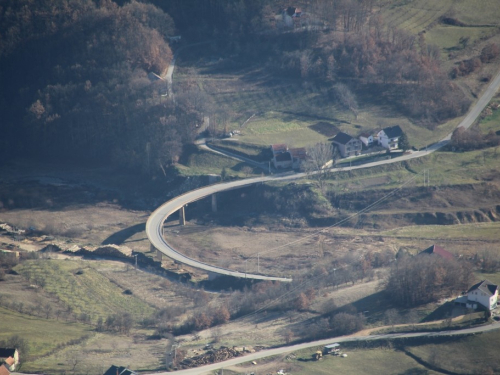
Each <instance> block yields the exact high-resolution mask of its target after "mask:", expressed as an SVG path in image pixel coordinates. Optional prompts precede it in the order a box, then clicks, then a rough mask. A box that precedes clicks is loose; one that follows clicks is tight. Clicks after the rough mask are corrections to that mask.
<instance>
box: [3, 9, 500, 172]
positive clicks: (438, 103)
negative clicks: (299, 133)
mask: <svg viewBox="0 0 500 375" xmlns="http://www.w3.org/2000/svg"><path fill="white" fill-rule="evenodd" d="M382 3H384V4H385V6H388V5H387V4H389V5H390V3H391V2H379V1H375V0H317V1H313V2H310V1H295V2H292V1H277V0H239V1H233V0H207V1H198V0H169V1H162V0H143V1H136V0H132V1H128V0H116V1H111V0H99V1H93V0H58V1H51V0H39V1H35V0H0V86H1V88H2V90H1V93H0V111H1V113H2V118H1V122H0V132H1V134H2V137H0V156H2V157H3V158H7V157H18V156H27V157H37V158H50V157H58V158H61V157H63V158H73V159H75V160H80V161H82V160H89V161H99V162H100V163H108V164H114V165H117V166H123V167H126V168H129V169H133V170H139V171H142V172H150V173H153V172H154V173H166V172H165V170H166V168H167V167H168V166H169V165H170V164H172V163H175V162H176V161H177V160H178V158H179V157H180V155H181V153H182V149H183V146H184V145H186V144H188V143H190V142H192V140H193V139H194V136H195V130H196V127H197V126H198V125H199V124H200V123H201V122H202V121H203V117H204V116H205V115H210V114H212V112H213V108H210V107H213V105H211V104H210V102H211V98H210V95H206V93H205V92H204V90H203V87H202V86H201V85H199V84H198V83H196V82H194V81H193V82H188V83H187V84H186V82H180V83H178V85H179V86H178V87H177V88H176V89H177V92H176V100H175V101H173V100H171V98H170V99H169V98H166V97H165V96H162V95H164V94H165V93H166V92H167V87H166V83H165V82H164V81H162V80H155V79H154V78H153V77H152V75H151V73H156V74H161V73H162V72H165V70H166V69H167V67H168V65H169V63H170V61H171V59H172V56H173V54H172V50H171V46H170V45H169V42H168V41H169V39H168V37H169V36H173V35H177V34H182V41H181V43H180V44H179V46H180V47H182V45H187V44H189V43H196V42H200V41H201V42H207V41H210V43H205V44H204V45H203V47H200V48H206V53H204V54H203V55H204V56H206V58H207V59H210V58H212V57H213V56H224V57H230V58H229V59H228V61H229V62H228V64H229V66H228V67H229V68H230V69H245V68H246V69H250V68H249V67H251V69H254V71H255V70H256V69H260V70H261V73H262V74H261V76H263V75H267V77H269V80H270V81H271V80H274V81H273V82H272V84H280V82H284V81H285V80H287V81H288V82H293V83H294V84H297V83H299V84H300V85H301V86H302V87H303V88H304V89H307V86H308V85H315V87H320V90H321V92H322V97H323V98H322V99H323V102H324V103H326V105H328V106H338V107H339V106H340V107H343V108H344V109H345V110H346V111H351V112H352V113H353V114H354V115H355V116H357V113H358V108H359V106H360V105H362V104H363V103H362V101H374V102H375V101H376V102H377V103H376V104H377V105H378V104H383V105H389V106H391V107H392V108H393V109H394V111H395V112H397V113H399V114H401V115H402V116H405V117H407V118H409V119H410V121H411V122H412V123H414V124H416V125H418V126H422V127H426V128H427V129H434V128H435V127H436V126H438V125H439V124H440V123H443V122H444V121H446V120H449V119H451V118H454V117H456V116H460V115H462V114H464V113H465V112H466V110H467V109H468V107H469V105H470V93H469V92H467V89H464V87H460V86H459V85H458V84H456V82H455V81H456V79H459V78H460V77H462V76H465V75H467V74H469V73H470V72H469V70H470V69H469V70H468V68H467V67H468V66H469V65H471V64H475V65H474V69H477V66H476V65H477V64H481V63H483V64H486V63H488V62H489V61H492V60H493V59H494V58H495V57H496V55H495V56H494V57H493V58H492V59H490V58H487V59H483V58H482V57H481V58H479V57H477V58H470V59H469V60H464V62H463V64H462V65H460V66H459V67H458V68H456V69H455V70H454V71H450V69H449V67H448V68H444V67H443V62H442V61H441V59H442V58H443V55H442V50H441V49H440V48H439V47H438V46H436V45H433V44H432V43H428V42H427V39H426V34H425V30H424V31H421V32H419V33H416V32H414V31H413V32H409V31H407V30H404V29H399V28H397V27H395V26H389V25H388V24H387V23H386V21H385V20H384V18H383V15H382V12H381V9H382ZM296 9H297V10H299V13H297V14H294V13H293V12H295V10H296ZM457 22H458V21H457ZM494 47H495V48H496V49H495V48H493V49H494V51H497V50H498V47H497V46H494ZM204 52H205V51H204ZM497 55H498V53H497ZM481 56H482V55H481ZM280 80H281V81H280ZM247 81H248V80H247ZM468 96H469V97H468ZM246 109H248V110H249V111H252V108H251V103H249V104H248V108H246ZM218 110H219V111H220V110H221V109H220V108H219V109H218ZM301 112H303V109H301V108H297V114H300V113H301ZM224 116H225V117H227V118H229V117H231V116H233V117H235V118H236V117H238V116H241V114H238V113H236V114H234V113H227V114H225V115H224ZM231 120H232V119H230V121H231ZM230 121H229V122H230ZM214 122H215V121H214Z"/></svg>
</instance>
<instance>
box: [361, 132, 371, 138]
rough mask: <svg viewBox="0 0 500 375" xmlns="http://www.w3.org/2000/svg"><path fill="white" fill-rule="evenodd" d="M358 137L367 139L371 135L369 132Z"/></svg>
mask: <svg viewBox="0 0 500 375" xmlns="http://www.w3.org/2000/svg"><path fill="white" fill-rule="evenodd" d="M359 136H360V137H363V138H368V137H373V134H372V133H370V132H363V133H361V134H360V135H359Z"/></svg>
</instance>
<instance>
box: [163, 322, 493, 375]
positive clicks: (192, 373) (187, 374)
mask: <svg viewBox="0 0 500 375" xmlns="http://www.w3.org/2000/svg"><path fill="white" fill-rule="evenodd" d="M499 328H500V324H499V323H493V324H490V325H486V326H479V327H473V328H466V329H461V330H455V331H439V332H412V333H388V334H384V335H370V336H343V337H333V338H330V339H323V340H318V341H313V342H307V343H303V344H296V345H292V346H284V347H281V348H275V349H268V350H263V351H260V352H256V353H252V354H248V355H245V356H242V357H236V358H233V359H230V360H227V361H224V362H219V363H213V364H211V365H206V366H202V367H197V368H192V369H187V370H180V371H174V372H156V373H155V374H156V375H169V374H172V373H173V374H179V375H201V374H207V373H209V372H210V371H214V370H218V369H221V368H223V367H228V366H234V365H239V364H241V363H245V362H250V361H255V360H257V359H261V358H266V357H270V356H273V355H281V354H286V353H290V352H294V351H297V350H302V349H307V348H311V347H315V346H323V345H328V344H332V343H334V342H339V343H340V342H353V341H375V340H388V339H398V338H410V337H425V336H428V337H441V336H460V335H469V334H476V333H482V332H487V331H492V330H495V329H499Z"/></svg>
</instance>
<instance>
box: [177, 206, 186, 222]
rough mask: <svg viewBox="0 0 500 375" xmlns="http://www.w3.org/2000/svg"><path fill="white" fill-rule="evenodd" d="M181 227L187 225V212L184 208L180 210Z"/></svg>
mask: <svg viewBox="0 0 500 375" xmlns="http://www.w3.org/2000/svg"><path fill="white" fill-rule="evenodd" d="M179 225H186V211H185V210H184V206H182V207H181V209H180V210H179Z"/></svg>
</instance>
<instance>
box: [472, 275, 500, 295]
mask: <svg viewBox="0 0 500 375" xmlns="http://www.w3.org/2000/svg"><path fill="white" fill-rule="evenodd" d="M476 289H477V290H480V291H481V292H483V293H486V294H489V295H490V296H492V295H494V294H495V293H496V291H497V289H498V285H496V284H493V283H492V282H491V281H489V280H487V279H485V280H483V281H480V282H478V283H477V284H474V285H472V286H471V287H470V289H469V290H468V291H467V293H469V292H471V291H473V290H476Z"/></svg>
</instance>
